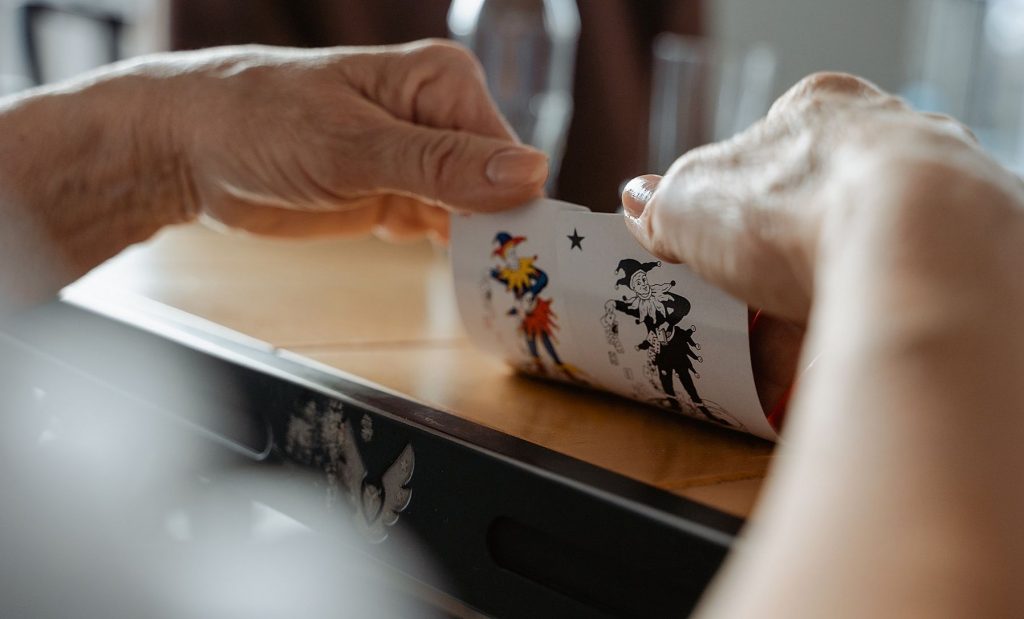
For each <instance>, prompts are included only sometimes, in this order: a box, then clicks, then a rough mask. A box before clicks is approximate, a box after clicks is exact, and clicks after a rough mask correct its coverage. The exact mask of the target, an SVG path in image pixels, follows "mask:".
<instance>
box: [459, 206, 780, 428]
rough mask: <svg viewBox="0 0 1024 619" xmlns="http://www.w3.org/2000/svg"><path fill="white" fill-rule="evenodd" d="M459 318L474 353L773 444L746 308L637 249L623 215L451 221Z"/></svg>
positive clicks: (568, 209)
mask: <svg viewBox="0 0 1024 619" xmlns="http://www.w3.org/2000/svg"><path fill="white" fill-rule="evenodd" d="M451 247H452V249H451V253H452V269H453V274H454V277H455V291H456V295H457V297H458V306H459V311H460V313H461V314H462V319H463V323H464V325H465V327H466V331H467V332H468V333H469V336H470V338H471V339H472V340H473V341H474V343H475V344H476V345H477V346H480V347H481V348H483V349H484V350H487V351H489V352H491V353H493V354H495V355H496V356H499V357H501V358H503V359H505V360H506V361H507V362H508V363H509V364H511V365H512V366H513V367H516V368H518V369H520V370H522V371H525V372H528V373H531V374H537V375H541V376H546V377H549V378H556V379H560V380H565V381H570V382H576V383H580V384H586V385H589V386H591V387H594V388H598V389H604V390H606V391H611V392H614V393H618V394H620V395H623V396H626V397H628V398H632V399H635V400H638V401H641V402H644V403H647V404H653V405H656V406H660V407H662V408H666V409H669V410H672V411H674V412H677V413H681V414H685V415H688V416H692V417H694V418H697V419H703V420H706V421H709V422H711V423H715V424H718V425H721V426H723V427H728V428H731V429H734V430H741V431H744V432H749V433H751V434H755V435H757V436H760V437H763V438H768V439H774V438H775V437H776V434H775V432H774V431H773V430H772V428H771V426H770V425H769V424H768V421H767V419H765V416H764V412H763V411H762V409H761V405H760V402H759V401H758V397H757V391H756V388H755V386H754V381H753V371H752V368H751V364H750V344H749V339H748V328H747V307H746V305H744V304H743V303H740V302H739V301H737V300H735V299H733V298H732V297H729V296H728V295H726V294H725V293H724V292H722V291H720V290H718V289H717V288H715V287H714V286H712V285H710V284H708V283H706V282H704V281H703V280H701V279H700V278H698V277H697V276H696V275H695V274H693V273H692V272H691V271H690V270H689V269H687V268H686V267H685V266H682V265H677V264H667V263H661V262H660V261H658V260H657V259H656V258H654V257H653V256H651V255H650V254H649V253H647V251H646V250H644V249H643V248H642V247H641V246H640V245H639V244H638V243H637V242H636V240H635V239H634V238H633V237H632V235H631V234H630V233H629V231H628V230H627V229H626V227H625V225H624V224H623V222H622V217H621V215H608V214H600V213H591V212H589V211H588V210H587V209H585V208H583V207H580V206H576V205H572V204H568V203H566V202H559V201H555V200H537V201H535V202H533V203H531V204H529V205H527V206H525V207H522V208H519V209H514V210H512V211H506V212H502V213H497V214H488V215H473V216H469V217H455V218H453V220H452V243H451Z"/></svg>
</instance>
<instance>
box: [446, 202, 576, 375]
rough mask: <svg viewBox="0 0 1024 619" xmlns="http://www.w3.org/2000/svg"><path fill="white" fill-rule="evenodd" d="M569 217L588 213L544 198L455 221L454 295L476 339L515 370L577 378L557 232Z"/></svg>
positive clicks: (477, 342)
mask: <svg viewBox="0 0 1024 619" xmlns="http://www.w3.org/2000/svg"><path fill="white" fill-rule="evenodd" d="M570 211H586V209H584V208H583V207H581V206H576V205H573V204H569V203H567V202H559V201H557V200H545V199H542V200H536V201H534V202H533V203H531V204H529V205H527V206H524V207H522V208H518V209H514V210H512V211H505V212H502V213H495V214H487V215H470V216H465V217H453V218H452V242H451V253H452V269H453V273H454V277H455V291H456V295H457V297H458V306H459V312H460V313H461V315H462V320H463V324H464V325H465V327H466V331H467V332H468V333H469V336H470V338H471V339H472V340H473V341H474V342H475V343H476V344H477V345H478V346H480V347H482V348H483V349H485V350H487V351H489V352H491V353H493V354H495V355H497V356H500V357H502V358H503V359H505V360H506V361H507V362H508V363H509V364H511V365H512V366H513V367H516V368H518V369H520V370H522V371H525V372H529V373H531V374H537V375H541V376H547V377H550V378H557V379H562V380H572V379H573V378H574V373H575V363H576V357H577V355H576V353H575V347H574V342H573V341H572V340H571V338H570V337H569V336H568V334H567V333H566V331H565V329H564V328H563V327H562V325H561V320H562V316H563V315H564V311H565V309H566V307H565V300H564V296H563V294H562V292H561V290H562V289H561V283H560V281H559V277H558V269H557V265H556V252H555V239H554V228H555V226H556V225H557V223H558V220H557V217H558V215H559V213H562V212H570Z"/></svg>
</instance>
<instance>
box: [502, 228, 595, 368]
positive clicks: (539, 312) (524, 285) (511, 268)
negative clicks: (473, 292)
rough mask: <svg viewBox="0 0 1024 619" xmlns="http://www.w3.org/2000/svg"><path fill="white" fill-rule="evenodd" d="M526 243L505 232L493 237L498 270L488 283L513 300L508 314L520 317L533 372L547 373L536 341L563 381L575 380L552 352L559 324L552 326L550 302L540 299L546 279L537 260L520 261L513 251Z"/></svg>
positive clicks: (552, 317) (549, 300) (526, 259)
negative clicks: (499, 285)
mask: <svg viewBox="0 0 1024 619" xmlns="http://www.w3.org/2000/svg"><path fill="white" fill-rule="evenodd" d="M525 240H526V237H525V236H512V235H511V234H509V233H508V232H499V233H498V234H496V235H495V237H494V245H495V248H494V251H493V252H492V253H491V257H492V258H497V259H498V261H499V262H498V266H496V267H494V268H492V269H491V271H490V276H491V279H494V280H496V281H498V282H501V284H502V285H503V286H504V287H505V291H506V292H510V293H512V295H513V298H514V299H515V305H514V306H513V307H512V308H511V309H510V310H509V311H508V314H509V315H510V316H519V317H521V320H520V322H519V332H520V333H521V334H522V335H523V337H525V339H526V347H527V349H528V350H529V351H530V358H531V359H532V361H533V370H534V371H535V372H537V373H540V374H546V373H547V371H546V368H545V366H544V362H543V361H542V360H541V355H540V351H539V349H538V347H537V343H538V341H539V342H540V345H541V346H543V347H544V350H545V351H546V352H547V354H548V356H549V357H551V361H552V362H554V364H555V367H556V368H558V370H559V371H561V372H562V373H563V374H565V376H566V377H568V378H575V370H574V369H573V368H572V367H571V366H569V365H568V364H566V363H563V362H562V360H561V358H560V357H559V356H558V351H557V350H555V341H556V340H555V331H557V330H558V324H557V323H556V322H555V319H556V318H557V316H556V315H555V313H554V312H553V311H551V299H545V298H542V297H541V296H540V294H541V292H542V291H543V290H544V289H545V288H547V285H548V275H547V273H545V272H544V271H542V270H541V269H539V268H537V266H536V261H537V256H526V257H521V256H519V254H518V252H517V251H516V247H518V246H519V245H520V244H521V243H522V242H524V241H525Z"/></svg>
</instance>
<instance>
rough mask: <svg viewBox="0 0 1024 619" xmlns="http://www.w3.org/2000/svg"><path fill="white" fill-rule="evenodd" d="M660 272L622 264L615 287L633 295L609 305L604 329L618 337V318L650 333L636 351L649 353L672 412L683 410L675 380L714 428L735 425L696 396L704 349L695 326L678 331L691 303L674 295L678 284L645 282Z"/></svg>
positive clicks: (632, 263)
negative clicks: (628, 319) (628, 318)
mask: <svg viewBox="0 0 1024 619" xmlns="http://www.w3.org/2000/svg"><path fill="white" fill-rule="evenodd" d="M659 266H661V263H660V262H640V261H638V260H633V259H631V258H626V259H624V260H620V261H619V266H618V268H617V269H616V271H615V272H616V273H618V272H619V271H621V272H622V273H623V276H622V277H621V278H620V279H619V280H618V281H617V282H615V287H616V288H618V287H619V286H626V287H627V288H628V289H629V294H626V295H623V296H622V298H621V299H611V300H609V301H608V302H607V303H605V315H604V318H603V319H602V322H603V323H604V325H605V327H606V329H610V330H611V331H613V332H614V333H616V334H617V333H618V328H617V327H618V323H617V320H616V316H615V313H616V312H620V313H623V314H626V315H627V316H632V317H633V318H634V319H635V320H636V323H637V324H643V325H644V327H645V328H646V337H645V339H644V341H643V342H641V343H640V344H639V345H638V346H637V348H638V349H639V350H645V351H647V355H648V367H649V369H650V371H651V373H652V374H654V375H655V376H656V377H657V381H658V384H660V386H661V389H662V391H664V392H665V395H666V396H667V399H668V403H669V406H671V407H672V408H673V409H675V410H678V411H681V410H682V406H681V405H680V403H679V400H678V398H677V397H676V389H675V385H674V383H673V377H674V376H678V377H679V382H680V383H682V385H683V389H685V390H686V393H687V395H689V396H690V400H692V401H693V405H694V407H696V409H697V410H698V411H700V413H701V414H702V415H704V416H705V417H706V418H707V419H709V420H711V421H714V422H716V423H720V424H723V425H731V423H730V422H729V421H728V420H727V419H725V418H723V417H720V416H718V415H716V414H714V413H712V412H711V410H710V409H709V408H708V406H707V405H705V402H704V401H703V400H702V399H701V397H700V395H698V393H697V387H696V386H695V385H694V383H693V376H692V375H696V376H697V377H698V378H699V377H700V374H698V373H697V371H696V370H695V369H694V367H693V362H694V361H696V362H698V363H700V362H702V361H703V359H702V358H701V357H700V355H698V354H697V353H696V351H697V350H700V345H699V344H698V343H696V342H695V341H694V339H693V334H694V331H696V329H695V328H694V327H692V326H691V327H690V328H689V329H682V328H680V327H679V326H678V324H679V321H681V320H682V319H683V317H684V316H686V315H687V314H689V313H690V302H689V301H688V300H687V299H686V298H685V297H683V296H681V295H678V294H676V293H674V292H671V288H672V287H673V286H675V284H676V282H675V281H671V282H669V283H666V284H652V283H651V282H650V281H649V280H648V279H647V274H648V273H649V272H650V271H651V270H652V269H654V268H656V267H659ZM691 374H692V375H691Z"/></svg>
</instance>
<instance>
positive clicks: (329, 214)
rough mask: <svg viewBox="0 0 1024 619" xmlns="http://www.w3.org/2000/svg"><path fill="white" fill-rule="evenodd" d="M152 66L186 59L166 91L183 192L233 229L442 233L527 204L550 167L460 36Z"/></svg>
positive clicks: (203, 56) (191, 58) (224, 55)
mask: <svg viewBox="0 0 1024 619" xmlns="http://www.w3.org/2000/svg"><path fill="white" fill-rule="evenodd" d="M156 67H160V68H161V69H163V68H164V67H166V68H168V69H176V68H178V67H180V68H181V73H180V74H178V75H175V76H172V77H170V78H168V79H167V80H165V84H163V87H164V88H163V89H162V90H164V92H166V93H167V99H166V101H167V103H168V104H167V105H164V112H165V113H166V115H167V119H168V128H169V135H170V136H172V137H171V139H172V140H173V142H174V144H175V145H176V147H177V149H178V152H179V153H180V156H181V157H183V159H184V169H185V170H186V171H187V180H188V185H187V188H188V191H186V192H183V198H184V199H185V200H186V202H187V203H189V204H188V208H190V209H192V210H193V211H196V212H202V213H204V214H206V215H208V216H210V217H212V218H214V219H216V220H218V221H220V222H222V223H224V224H226V225H228V226H230V227H234V228H241V229H244V230H248V231H251V232H256V233H260V234H271V235H287V236H298V235H302V236H306V235H311V234H316V235H322V234H346V235H348V234H362V233H366V232H370V231H373V232H376V233H378V234H380V235H383V236H386V237H388V238H409V237H415V236H418V235H422V234H423V233H432V234H434V235H436V236H438V237H446V236H447V218H448V213H449V212H451V211H453V210H455V211H481V210H497V209H501V208H507V207H510V206H513V205H516V204H520V203H522V202H524V201H526V200H528V199H530V198H532V197H536V196H538V195H540V193H541V190H542V187H543V183H544V180H545V178H546V176H547V160H546V157H545V156H544V155H543V154H542V153H540V152H538V151H536V150H533V149H531V148H528V147H525V146H523V145H521V144H518V143H517V140H516V138H515V136H514V135H513V134H512V132H511V131H510V130H509V128H508V126H507V125H506V124H505V122H504V121H503V119H502V118H501V115H500V114H499V113H498V111H497V110H496V108H495V107H494V104H493V103H492V102H491V99H490V97H489V95H488V93H487V88H486V85H485V83H484V79H483V73H482V71H481V69H480V67H479V65H478V64H477V62H476V61H475V60H474V59H473V57H472V56H471V55H470V54H469V53H468V52H466V51H465V50H464V49H462V48H460V47H457V46H455V45H453V44H450V43H446V42H429V41H428V42H420V43H413V44H409V45H401V46H396V47H384V48H354V49H347V48H337V49H323V50H294V49H275V48H265V47H247V48H240V49H239V48H224V49H221V50H212V51H205V52H199V53H196V54H186V55H178V56H173V57H170V58H167V59H166V60H158V61H157V63H156ZM153 71H154V68H153V67H148V66H145V65H144V66H143V67H142V69H141V72H142V74H143V75H144V76H146V77H148V76H149V75H152V73H153Z"/></svg>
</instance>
